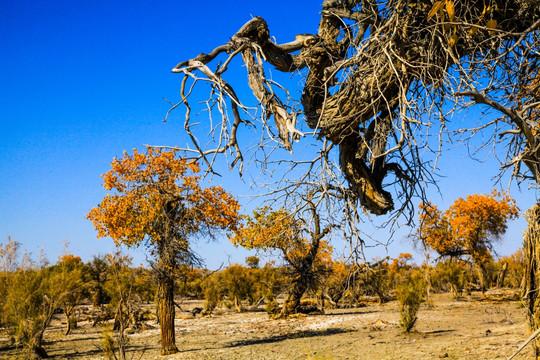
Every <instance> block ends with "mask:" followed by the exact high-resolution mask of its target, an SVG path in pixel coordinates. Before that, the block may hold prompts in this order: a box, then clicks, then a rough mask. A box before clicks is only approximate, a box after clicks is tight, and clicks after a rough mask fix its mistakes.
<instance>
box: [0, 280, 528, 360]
mask: <svg viewBox="0 0 540 360" xmlns="http://www.w3.org/2000/svg"><path fill="white" fill-rule="evenodd" d="M509 295H510V294H509V292H503V291H500V290H497V291H490V292H488V293H487V294H486V295H482V294H480V293H473V294H471V295H469V296H464V297H463V298H462V299H459V300H456V299H454V298H452V296H451V295H449V294H434V295H433V296H432V301H431V302H432V305H431V306H430V305H428V304H423V305H422V307H421V308H420V311H419V313H418V321H417V324H416V327H415V331H413V332H411V333H409V334H405V333H403V332H402V330H401V329H400V327H399V311H398V306H397V302H395V301H391V302H389V303H385V304H382V305H380V304H377V303H376V302H366V304H365V305H366V306H363V307H358V308H349V309H327V310H326V311H325V314H317V315H301V316H297V317H293V318H290V319H287V320H271V319H269V318H268V315H267V314H266V313H265V312H264V311H262V310H261V311H250V312H242V313H238V312H236V311H234V310H219V311H216V312H215V313H214V314H213V315H211V316H205V317H203V316H197V317H193V316H192V315H191V314H190V313H188V312H187V311H188V310H191V309H192V308H194V307H197V306H201V304H202V302H201V301H193V300H179V302H181V307H182V309H183V310H186V312H181V311H178V312H177V320H176V339H177V345H178V348H179V350H180V352H179V353H177V354H174V355H170V356H160V347H159V327H158V325H157V324H156V323H155V322H154V321H152V320H150V321H148V322H147V325H149V326H148V327H147V328H146V329H145V330H140V331H138V332H135V333H132V334H130V335H129V341H130V342H129V352H128V354H127V359H156V358H161V359H194V360H195V359H444V358H447V359H475V360H480V359H506V358H508V357H509V356H510V355H511V354H512V353H513V352H514V351H515V350H516V349H517V348H518V346H519V345H520V344H521V343H522V342H523V341H525V340H526V339H527V337H528V336H529V333H528V330H527V327H526V323H525V319H526V313H525V308H524V307H523V306H522V305H521V303H520V301H518V300H508V299H509V297H510V296H509ZM63 321H64V318H63V316H62V315H59V316H58V318H56V319H55V321H54V322H53V324H52V326H51V327H50V328H49V329H48V330H47V332H46V334H45V346H44V347H45V349H46V350H47V352H48V354H49V355H50V356H51V358H52V359H103V358H104V355H103V351H102V340H101V339H102V332H103V331H104V329H105V327H106V326H105V325H98V326H95V327H92V324H91V323H90V322H88V321H80V322H79V324H78V328H76V329H75V330H74V331H73V332H72V334H70V335H68V336H65V335H63V331H64V330H65V322H63ZM6 341H7V338H6V337H5V336H4V337H3V338H2V339H0V349H3V350H0V358H1V359H12V358H17V357H19V355H20V354H19V353H17V350H16V349H13V348H11V349H10V348H9V347H7V346H6V344H7V342H6ZM531 358H533V351H532V349H531V347H530V346H527V347H526V348H525V349H524V350H522V352H520V354H519V355H518V356H516V357H515V359H531Z"/></svg>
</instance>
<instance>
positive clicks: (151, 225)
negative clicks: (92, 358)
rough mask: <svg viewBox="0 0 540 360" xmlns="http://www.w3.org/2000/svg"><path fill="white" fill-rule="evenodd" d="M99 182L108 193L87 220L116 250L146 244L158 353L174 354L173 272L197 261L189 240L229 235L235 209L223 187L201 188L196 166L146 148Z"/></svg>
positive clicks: (127, 157) (119, 161)
mask: <svg viewBox="0 0 540 360" xmlns="http://www.w3.org/2000/svg"><path fill="white" fill-rule="evenodd" d="M111 166H112V169H111V170H109V171H108V172H107V173H105V174H104V175H103V176H102V177H103V180H104V184H103V187H104V188H105V189H107V190H109V191H112V193H109V194H108V195H107V196H105V198H104V199H103V200H102V202H101V203H100V204H99V205H98V206H97V207H95V208H93V209H91V210H90V212H89V213H88V215H87V218H88V219H90V220H91V221H92V222H93V224H94V226H95V228H96V229H97V231H98V237H105V236H110V237H111V238H112V239H113V240H114V241H115V244H116V245H120V244H123V245H126V246H139V245H140V244H145V245H147V246H148V248H149V249H150V251H151V253H152V255H153V256H154V257H155V259H156V261H155V264H154V270H155V271H156V278H157V306H158V316H159V322H160V326H161V352H162V354H164V355H166V354H172V353H175V352H177V351H178V349H177V347H176V342H175V332H174V315H175V310H174V299H173V296H174V276H173V274H174V272H175V270H176V269H177V268H178V266H179V265H183V264H194V263H197V262H198V261H199V260H198V258H197V256H196V255H195V254H194V253H193V251H192V250H191V249H190V239H192V238H193V237H194V236H204V235H206V236H212V235H213V234H214V233H215V230H217V229H222V230H225V231H232V230H234V229H235V228H236V224H237V221H238V220H239V215H238V210H239V208H240V205H239V203H238V202H237V201H236V200H235V199H234V197H233V196H232V195H231V194H229V193H228V192H226V191H225V190H224V189H223V188H222V187H220V186H215V187H210V188H201V186H200V180H201V179H200V176H198V175H197V173H199V171H200V170H199V166H198V164H197V163H196V162H193V161H188V160H186V159H183V158H180V157H179V156H178V155H177V151H175V150H161V149H154V148H151V147H147V149H146V152H145V153H141V152H138V151H137V150H136V149H134V150H133V154H132V155H130V154H128V153H127V152H124V156H123V157H122V158H120V159H114V160H113V162H112V163H111Z"/></svg>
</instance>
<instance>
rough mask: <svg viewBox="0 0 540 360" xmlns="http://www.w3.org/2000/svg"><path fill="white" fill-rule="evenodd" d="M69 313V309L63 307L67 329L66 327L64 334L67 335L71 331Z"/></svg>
mask: <svg viewBox="0 0 540 360" xmlns="http://www.w3.org/2000/svg"><path fill="white" fill-rule="evenodd" d="M69 313H70V310H68V309H67V308H65V309H64V314H65V315H66V322H67V329H66V333H65V334H64V335H69V333H70V332H71V316H70V314H69Z"/></svg>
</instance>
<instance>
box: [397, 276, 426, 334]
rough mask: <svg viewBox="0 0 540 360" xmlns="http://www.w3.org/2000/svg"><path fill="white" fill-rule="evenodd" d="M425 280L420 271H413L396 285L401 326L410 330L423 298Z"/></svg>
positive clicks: (407, 330) (414, 322)
mask: <svg viewBox="0 0 540 360" xmlns="http://www.w3.org/2000/svg"><path fill="white" fill-rule="evenodd" d="M425 291H426V282H425V280H424V278H423V276H422V273H421V272H420V271H413V272H412V273H410V275H409V276H406V279H404V280H402V281H401V282H399V283H398V284H397V285H396V298H397V300H398V303H399V313H400V315H401V323H400V325H401V327H402V328H403V330H405V331H406V332H410V331H411V330H412V329H413V327H414V325H415V324H416V320H417V319H418V318H417V314H418V310H419V309H420V304H421V303H422V301H423V300H424V294H425Z"/></svg>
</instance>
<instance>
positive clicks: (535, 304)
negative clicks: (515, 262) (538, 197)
mask: <svg viewBox="0 0 540 360" xmlns="http://www.w3.org/2000/svg"><path fill="white" fill-rule="evenodd" d="M525 217H526V218H527V230H526V231H525V234H524V238H523V253H524V256H525V276H524V278H523V286H522V291H523V298H524V299H525V303H526V306H527V310H528V312H527V317H528V320H529V328H530V330H531V332H534V331H535V330H537V329H539V328H540V296H539V292H538V286H539V282H540V204H536V205H534V206H533V207H532V208H531V209H529V210H528V211H527V212H526V214H525ZM532 345H533V348H534V353H535V357H536V359H538V358H540V341H539V340H536V339H535V340H534V341H533V342H532Z"/></svg>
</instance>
